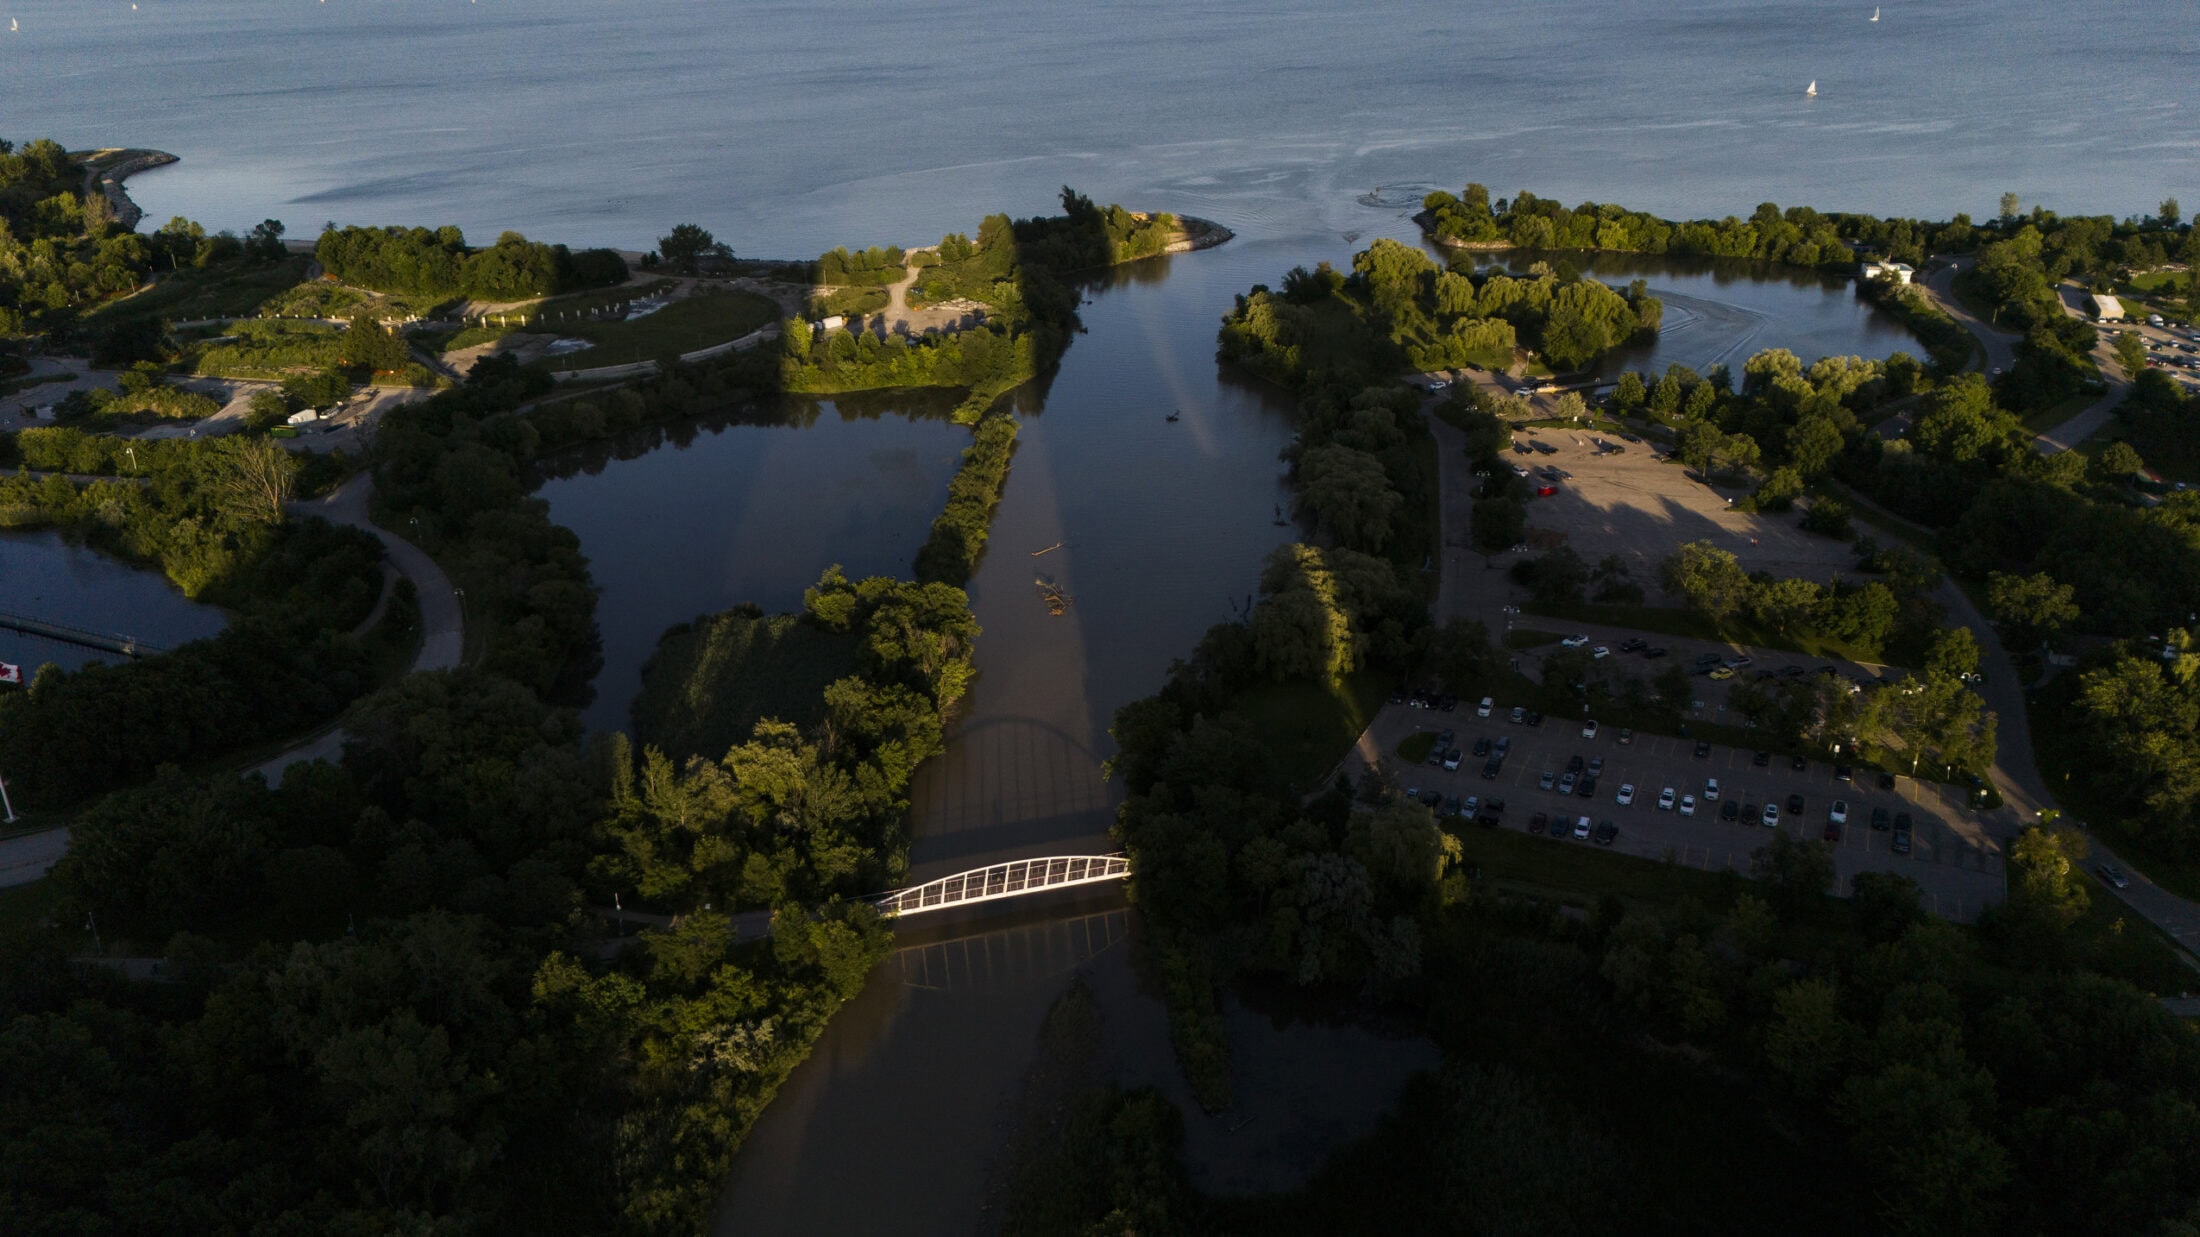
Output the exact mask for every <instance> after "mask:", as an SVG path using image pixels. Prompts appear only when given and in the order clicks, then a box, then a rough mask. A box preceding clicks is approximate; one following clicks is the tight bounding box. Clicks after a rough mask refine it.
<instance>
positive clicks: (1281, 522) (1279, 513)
mask: <svg viewBox="0 0 2200 1237" xmlns="http://www.w3.org/2000/svg"><path fill="white" fill-rule="evenodd" d="M1269 523H1271V524H1274V525H1275V526H1276V527H1277V528H1283V527H1285V526H1287V525H1289V524H1290V523H1291V521H1289V520H1286V519H1284V518H1283V504H1282V503H1277V504H1276V518H1275V519H1273V520H1271V521H1269Z"/></svg>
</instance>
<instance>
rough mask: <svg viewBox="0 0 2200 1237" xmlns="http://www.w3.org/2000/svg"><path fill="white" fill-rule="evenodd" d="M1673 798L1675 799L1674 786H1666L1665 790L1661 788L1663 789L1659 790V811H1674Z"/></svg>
mask: <svg viewBox="0 0 2200 1237" xmlns="http://www.w3.org/2000/svg"><path fill="white" fill-rule="evenodd" d="M1673 799H1674V794H1673V788H1672V787H1671V786H1668V787H1666V788H1665V789H1664V790H1661V791H1659V792H1658V810H1659V811H1661V812H1670V811H1672V810H1673Z"/></svg>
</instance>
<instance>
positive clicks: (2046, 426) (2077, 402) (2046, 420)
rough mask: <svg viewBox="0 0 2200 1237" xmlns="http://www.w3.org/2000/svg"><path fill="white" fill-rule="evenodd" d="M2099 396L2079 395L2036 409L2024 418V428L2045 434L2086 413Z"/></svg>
mask: <svg viewBox="0 0 2200 1237" xmlns="http://www.w3.org/2000/svg"><path fill="white" fill-rule="evenodd" d="M2096 398H2098V397H2097V396H2094V395H2090V394H2086V393H2083V392H2081V393H2079V394H2077V395H2073V396H2071V397H2069V398H2068V399H2062V400H2057V401H2055V402H2054V403H2052V404H2049V405H2048V406H2047V407H2045V408H2040V409H2035V410H2034V411H2032V412H2031V413H2029V414H2027V415H2026V416H2025V418H2024V428H2026V429H2028V430H2031V431H2032V432H2033V433H2035V434H2044V433H2046V432H2047V431H2049V430H2051V429H2053V428H2055V427H2056V426H2058V425H2061V424H2062V423H2063V422H2065V421H2068V420H2069V419H2070V418H2072V417H2074V416H2077V415H2078V414H2079V413H2081V412H2084V411H2085V410H2086V408H2087V407H2089V406H2090V405H2091V404H2092V403H2093V401H2094V400H2095V399H2096Z"/></svg>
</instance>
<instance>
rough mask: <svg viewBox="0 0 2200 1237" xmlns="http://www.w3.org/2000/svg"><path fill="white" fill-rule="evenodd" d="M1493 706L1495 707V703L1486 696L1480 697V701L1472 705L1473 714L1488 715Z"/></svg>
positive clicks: (1478, 715)
mask: <svg viewBox="0 0 2200 1237" xmlns="http://www.w3.org/2000/svg"><path fill="white" fill-rule="evenodd" d="M1493 707H1495V703H1494V702H1493V701H1492V700H1491V699H1490V698H1489V697H1488V696H1484V697H1482V703H1480V704H1478V705H1476V706H1474V715H1475V716H1476V717H1488V716H1489V715H1490V710H1491V709H1492V708H1493Z"/></svg>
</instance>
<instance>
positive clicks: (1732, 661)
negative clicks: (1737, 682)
mask: <svg viewBox="0 0 2200 1237" xmlns="http://www.w3.org/2000/svg"><path fill="white" fill-rule="evenodd" d="M1756 660H1757V659H1756V658H1754V657H1751V656H1750V655H1749V654H1747V653H1744V654H1742V655H1741V656H1739V657H1729V658H1726V659H1724V660H1723V661H1721V662H1720V663H1719V664H1720V665H1722V666H1725V667H1726V668H1727V669H1729V670H1742V669H1746V668H1748V667H1749V666H1752V665H1754V664H1756Z"/></svg>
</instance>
